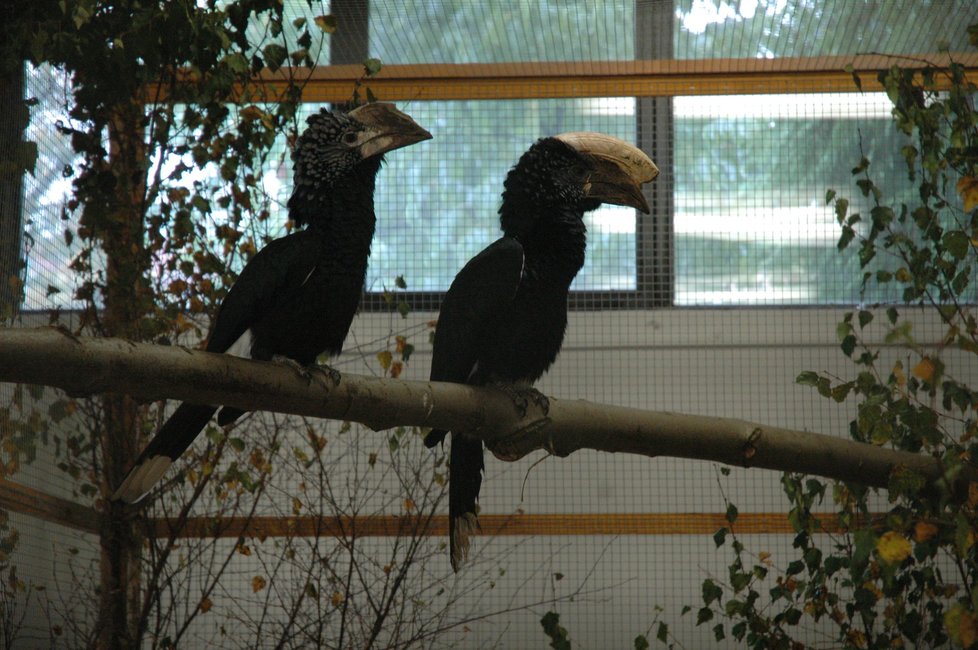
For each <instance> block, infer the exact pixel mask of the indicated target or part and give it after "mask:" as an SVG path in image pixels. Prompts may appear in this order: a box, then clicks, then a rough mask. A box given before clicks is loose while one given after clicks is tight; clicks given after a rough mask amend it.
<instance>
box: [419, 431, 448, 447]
mask: <svg viewBox="0 0 978 650" xmlns="http://www.w3.org/2000/svg"><path fill="white" fill-rule="evenodd" d="M446 435H448V431H447V430H445V429H432V430H431V431H429V432H428V435H426V436H425V437H424V446H425V447H427V448H428V449H431V448H432V447H434V446H435V445H437V444H438V443H439V442H444V440H445V436H446Z"/></svg>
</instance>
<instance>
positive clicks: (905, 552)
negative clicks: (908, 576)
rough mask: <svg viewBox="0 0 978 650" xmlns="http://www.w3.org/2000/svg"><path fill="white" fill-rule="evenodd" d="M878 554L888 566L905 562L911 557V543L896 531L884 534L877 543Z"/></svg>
mask: <svg viewBox="0 0 978 650" xmlns="http://www.w3.org/2000/svg"><path fill="white" fill-rule="evenodd" d="M876 552H877V553H879V554H880V558H882V560H883V561H884V562H886V563H887V564H897V563H900V562H903V561H904V560H905V559H907V557H908V556H909V555H910V542H909V541H908V540H907V538H906V537H904V536H903V535H901V534H900V533H898V532H896V531H892V530H891V531H890V532H888V533H883V535H882V536H881V537H880V538H879V540H878V541H877V542H876Z"/></svg>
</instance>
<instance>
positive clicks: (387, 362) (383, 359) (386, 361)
mask: <svg viewBox="0 0 978 650" xmlns="http://www.w3.org/2000/svg"><path fill="white" fill-rule="evenodd" d="M393 360H394V355H393V354H391V352H390V350H382V351H380V352H378V353H377V361H379V362H380V367H381V368H383V369H384V370H389V369H390V367H391V362H392V361H393Z"/></svg>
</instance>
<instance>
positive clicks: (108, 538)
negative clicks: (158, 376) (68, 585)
mask: <svg viewBox="0 0 978 650" xmlns="http://www.w3.org/2000/svg"><path fill="white" fill-rule="evenodd" d="M142 127H143V106H142V104H139V103H137V102H132V103H130V104H128V105H123V106H119V107H117V109H116V111H115V114H114V116H113V120H112V121H111V123H110V126H109V139H110V153H109V161H108V163H109V168H110V169H111V170H112V173H113V175H114V176H115V178H116V192H115V205H114V213H113V215H112V219H111V222H112V226H113V227H111V228H107V229H105V232H103V233H100V234H101V244H102V247H103V250H104V251H105V255H106V282H105V289H104V293H103V298H104V306H103V308H102V309H101V310H100V323H101V325H102V328H101V329H102V331H103V332H104V333H105V334H106V335H107V336H121V337H124V338H126V339H128V340H135V341H138V340H141V339H142V338H143V337H142V336H141V331H140V330H141V327H140V324H141V323H142V322H143V319H144V317H145V316H146V312H147V307H146V305H147V304H149V300H148V296H149V290H148V287H147V279H146V278H147V276H148V272H149V256H148V254H147V251H146V246H145V236H144V228H145V226H144V206H143V201H144V196H145V177H146V169H145V167H144V162H145V159H146V150H145V146H144V145H143V128H142ZM102 412H103V417H104V419H103V429H102V431H100V432H98V433H97V434H96V435H98V436H99V445H100V447H101V458H102V462H103V463H104V467H103V468H102V472H101V476H102V481H103V482H102V486H101V493H102V494H103V495H105V497H106V498H105V503H106V505H105V507H103V508H102V510H101V511H100V521H99V537H100V544H101V598H100V602H99V615H98V631H99V634H98V647H99V648H100V649H103V650H123V649H125V648H133V647H136V646H137V645H138V642H139V639H138V638H136V637H137V635H138V633H137V630H138V620H137V616H138V613H139V611H140V610H141V604H142V603H141V593H140V592H141V590H140V552H141V550H142V541H143V540H142V538H141V536H140V535H139V533H138V530H137V527H136V526H134V525H133V521H132V518H131V516H129V515H130V513H128V512H127V511H126V510H125V509H124V508H122V507H120V505H119V504H117V503H112V502H110V501H109V500H108V498H107V496H108V495H109V494H111V493H112V491H113V490H114V489H115V486H117V485H119V483H120V482H121V481H122V478H123V477H124V476H125V473H126V471H128V468H129V467H130V465H131V464H132V462H133V460H134V459H135V457H136V453H137V451H138V445H139V440H140V435H139V432H140V429H141V426H140V425H141V422H142V409H141V408H140V407H139V405H138V404H137V403H136V402H135V401H134V400H133V399H132V398H131V397H130V396H128V395H125V394H122V393H117V392H113V393H107V394H105V395H104V396H103V398H102Z"/></svg>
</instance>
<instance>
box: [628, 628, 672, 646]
mask: <svg viewBox="0 0 978 650" xmlns="http://www.w3.org/2000/svg"><path fill="white" fill-rule="evenodd" d="M642 638H643V639H644V638H645V637H642ZM655 638H656V639H658V640H659V641H662V642H663V643H665V642H666V640H667V639H668V638H669V626H668V625H666V624H665V622H662V621H660V622H659V629H658V630H656V632H655ZM645 647H646V648H648V647H649V646H648V642H647V641H646V645H645ZM635 650H639V648H638V638H637V637H636V639H635Z"/></svg>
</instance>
